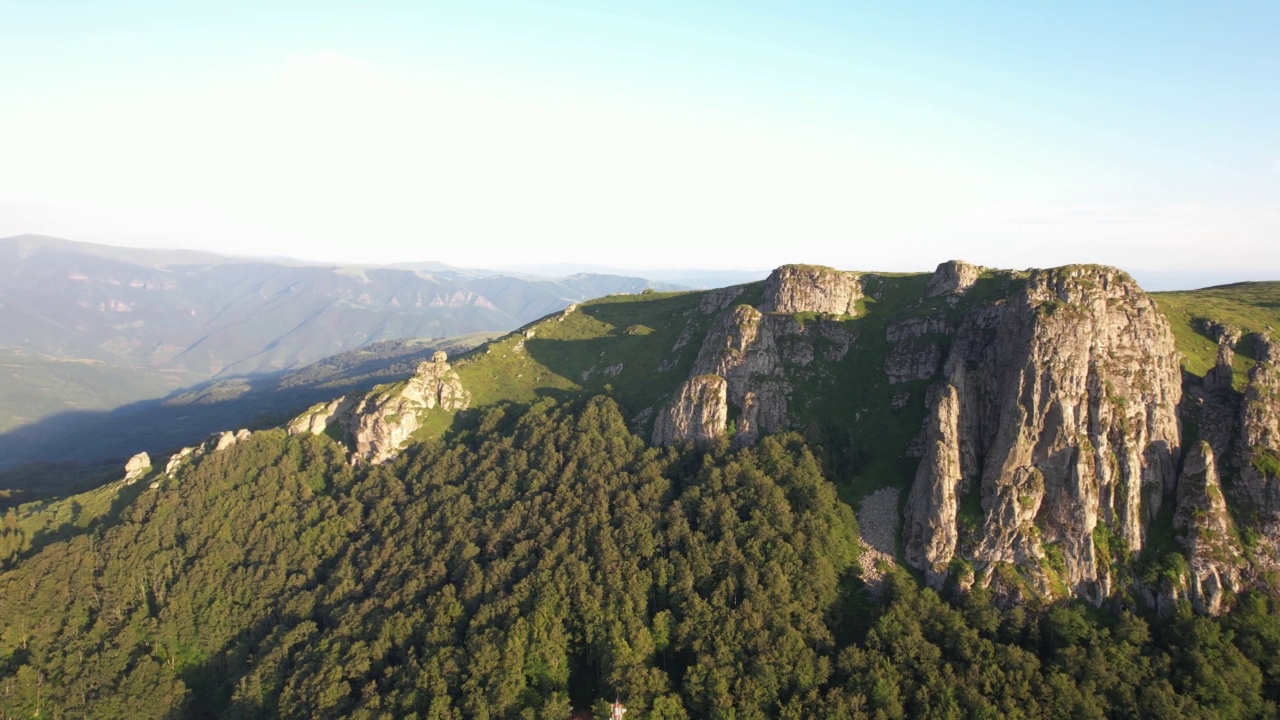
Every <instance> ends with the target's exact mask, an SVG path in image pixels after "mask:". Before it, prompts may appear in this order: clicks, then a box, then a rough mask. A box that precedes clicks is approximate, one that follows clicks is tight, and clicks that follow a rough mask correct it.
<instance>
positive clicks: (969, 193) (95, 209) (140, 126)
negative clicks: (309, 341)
mask: <svg viewBox="0 0 1280 720" xmlns="http://www.w3.org/2000/svg"><path fill="white" fill-rule="evenodd" d="M190 5H191V4H187V3H161V2H106V1H104V2H83V3H81V2H52V3H37V2H3V1H0V97H3V98H5V101H4V103H2V104H0V167H3V168H4V172H2V173H0V236H3V235H11V234H17V233H23V232H35V233H45V234H51V235H59V236H64V237H70V238H73V239H77V240H85V241H95V242H108V243H116V244H132V245H143V246H160V247H194V248H205V249H213V250H218V251H221V252H224V253H248V254H261V255H289V256H295V257H302V258H307V259H322V260H333V261H343V262H356V261H359V262H393V261H416V260H439V261H444V262H448V263H452V264H455V265H462V266H485V265H495V264H499V263H502V264H511V263H522V262H557V261H564V260H570V259H572V260H574V261H579V262H589V263H599V264H606V265H615V266H618V265H621V266H632V267H661V266H668V267H671V266H704V267H729V268H752V269H756V268H767V267H771V266H774V265H777V264H780V263H783V262H796V261H801V262H820V263H825V264H831V265H836V266H839V267H846V268H861V269H925V268H928V267H931V266H932V265H933V264H935V263H936V262H938V261H939V260H942V259H946V258H951V257H961V258H965V259H969V260H972V261H975V262H979V263H983V264H988V265H998V266H1009V267H1026V266H1032V265H1037V266H1044V265H1053V264H1060V263H1064V262H1072V261H1095V262H1105V263H1110V264H1116V265H1120V266H1123V267H1126V268H1129V269H1133V270H1142V269H1145V270H1151V271H1166V272H1200V271H1203V272H1205V273H1213V272H1218V273H1222V272H1232V273H1239V274H1240V277H1241V278H1242V279H1243V278H1244V277H1255V278H1258V277H1271V278H1275V277H1280V242H1278V241H1277V240H1278V239H1280V124H1277V123H1276V118H1277V117H1280V90H1278V89H1277V88H1280V84H1277V81H1276V78H1277V77H1280V46H1277V44H1276V43H1275V42H1274V38H1275V32H1276V30H1277V29H1280V4H1277V3H1274V2H1255V3H1249V2H1234V3H1223V4H1217V3H1214V4H1209V3H1191V2H1186V3H1160V4H1159V7H1156V6H1155V5H1153V4H1149V3H1129V2H1109V3H1101V2H1099V3H1055V5H1056V8H1057V9H1048V8H1046V7H1043V6H1046V5H1048V4H1047V3H1021V2H1018V3H1014V2H1010V3H984V4H982V5H983V8H982V9H975V8H973V7H963V6H968V5H972V4H970V3H952V2H939V3H934V4H927V3H911V4H893V5H892V6H890V4H887V3H883V4H874V5H873V4H870V3H845V2H840V3H836V2H831V3H824V2H818V3H798V2H787V3H781V2H780V3H760V2H753V3H741V2H733V3H730V2H709V3H674V2H671V3H668V2H648V3H601V2H591V3H586V2H581V3H572V2H559V3H528V2H466V3H461V2H458V3H454V2H429V3H408V2H406V3H376V2H370V3H358V4H357V3H349V4H344V3H304V2H297V3H271V4H270V5H269V7H260V6H266V5H267V4H265V3H248V2H246V3H231V2H220V3H207V4H202V5H201V8H200V9H193V8H191V7H190Z"/></svg>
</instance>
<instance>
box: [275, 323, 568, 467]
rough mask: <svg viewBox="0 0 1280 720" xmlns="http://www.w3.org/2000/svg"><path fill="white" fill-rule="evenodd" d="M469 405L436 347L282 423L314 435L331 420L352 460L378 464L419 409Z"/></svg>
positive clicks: (404, 438)
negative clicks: (403, 374)
mask: <svg viewBox="0 0 1280 720" xmlns="http://www.w3.org/2000/svg"><path fill="white" fill-rule="evenodd" d="M575 309H576V308H575ZM565 312H566V313H568V312H571V310H566V311H565ZM470 404H471V393H470V392H468V391H467V390H466V389H465V388H463V387H462V381H461V379H460V378H459V377H458V373H457V372H456V371H455V370H454V369H453V368H452V367H451V366H450V365H449V362H448V356H447V355H446V354H445V353H443V352H437V353H435V354H434V355H432V357H431V360H430V362H424V363H421V364H420V365H418V368H417V370H416V371H415V372H414V374H413V377H411V378H409V379H408V380H406V381H405V382H404V383H402V384H400V385H392V386H389V387H385V388H382V389H381V390H375V391H374V392H372V393H369V394H368V395H364V396H360V397H341V398H338V399H337V400H333V401H331V402H328V403H321V404H319V405H316V406H314V407H312V408H311V409H309V410H307V412H305V413H303V414H302V415H299V416H298V417H296V418H294V419H293V421H291V422H290V423H289V426H288V428H289V432H290V433H291V434H299V433H311V434H315V435H319V434H321V433H326V432H330V431H331V428H333V427H334V426H335V425H336V427H337V429H338V430H339V432H340V433H341V436H342V437H343V438H345V439H346V440H347V441H348V442H349V443H350V444H351V446H352V456H351V461H352V463H353V464H357V465H359V464H364V463H368V464H371V465H379V464H382V463H385V462H387V461H388V460H391V459H393V458H395V457H396V455H397V454H398V453H399V452H400V450H401V449H402V448H403V447H404V445H405V444H406V443H407V442H408V441H409V438H410V436H412V435H413V433H414V431H416V430H417V429H418V428H419V427H420V426H421V424H422V417H421V413H422V411H425V410H431V409H434V408H440V409H442V410H446V411H449V412H456V411H458V410H464V409H466V408H467V407H468V406H469V405H470Z"/></svg>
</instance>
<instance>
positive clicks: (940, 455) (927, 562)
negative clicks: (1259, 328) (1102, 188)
mask: <svg viewBox="0 0 1280 720" xmlns="http://www.w3.org/2000/svg"><path fill="white" fill-rule="evenodd" d="M943 375H944V377H945V380H944V381H943V384H942V386H941V389H940V390H937V391H935V392H934V393H933V394H932V400H931V406H930V412H929V420H928V423H927V428H928V429H927V435H928V441H927V442H926V446H925V456H924V458H923V460H922V462H921V463H920V466H919V469H918V471H917V473H916V478H915V482H914V485H913V487H912V490H911V495H910V497H909V501H908V505H907V516H906V519H905V520H906V522H905V528H904V532H905V543H906V548H905V551H906V558H907V561H908V562H909V563H911V564H912V565H914V566H915V567H918V568H920V569H922V570H924V571H925V572H926V575H927V577H928V578H929V581H930V583H931V584H933V585H934V586H940V585H941V584H942V582H943V581H944V579H945V578H946V575H947V569H948V567H949V565H950V564H951V562H952V560H953V559H954V558H956V557H960V558H962V559H963V560H965V561H967V562H968V563H970V564H972V565H973V566H974V567H975V569H976V570H978V574H979V579H980V580H981V581H984V582H991V581H993V579H994V578H995V577H996V574H995V573H992V572H984V571H987V570H991V569H993V568H994V567H995V566H996V564H999V563H1010V564H1013V565H1015V566H1017V567H1018V568H1020V569H1021V570H1022V572H1023V575H1024V576H1025V577H1026V578H1027V579H1028V580H1029V581H1030V582H1031V583H1032V584H1033V585H1035V586H1038V587H1039V588H1040V589H1041V590H1043V591H1046V592H1047V591H1048V590H1049V588H1050V587H1051V586H1052V585H1053V584H1054V583H1053V582H1052V581H1053V580H1054V579H1055V578H1054V577H1053V575H1061V576H1062V577H1058V578H1056V579H1057V580H1059V581H1060V582H1061V583H1063V584H1065V586H1066V588H1067V589H1068V591H1069V592H1071V593H1072V594H1074V595H1077V596H1080V597H1085V598H1089V599H1092V600H1095V601H1100V600H1101V598H1103V597H1105V596H1106V595H1108V594H1109V593H1110V591H1111V580H1112V579H1111V577H1110V576H1109V574H1108V572H1107V569H1106V568H1107V564H1106V563H1104V562H1103V563H1100V562H1099V558H1098V548H1097V546H1096V545H1095V541H1094V531H1095V529H1096V528H1098V526H1099V525H1100V524H1101V525H1105V526H1106V528H1107V530H1106V532H1107V534H1108V535H1110V536H1112V537H1114V538H1115V539H1116V541H1118V542H1121V543H1123V544H1124V546H1125V547H1126V548H1127V549H1129V550H1131V551H1134V552H1137V551H1139V550H1140V549H1141V548H1142V546H1143V542H1144V539H1145V532H1146V527H1147V524H1148V523H1149V521H1150V520H1151V519H1152V518H1154V516H1155V514H1156V513H1157V511H1158V509H1159V503H1160V501H1161V498H1162V497H1163V496H1164V495H1165V494H1166V493H1171V492H1172V490H1173V488H1174V482H1175V479H1176V474H1175V461H1176V459H1177V452H1178V443H1179V440H1178V438H1179V427H1178V418H1177V415H1176V406H1177V404H1178V401H1179V399H1180V396H1181V384H1180V374H1179V368H1178V360H1177V355H1176V353H1175V351H1174V344H1173V336H1172V334H1171V332H1170V330H1169V327H1168V323H1167V322H1166V321H1165V319H1164V317H1163V316H1162V315H1161V314H1160V313H1159V312H1158V310H1157V309H1156V307H1155V305H1154V303H1153V302H1152V301H1151V300H1150V299H1149V298H1148V297H1147V296H1146V295H1145V294H1144V293H1143V292H1142V291H1141V290H1140V289H1139V288H1138V287H1137V285H1136V284H1135V283H1134V282H1133V281H1132V280H1131V279H1130V278H1129V277H1128V276H1127V275H1125V274H1124V273H1121V272H1119V271H1116V270H1113V269H1110V268H1102V267H1095V266H1073V267H1068V268H1060V269H1057V270H1050V271H1036V272H1033V273H1032V274H1031V275H1030V276H1029V277H1028V278H1027V279H1026V283H1025V286H1024V287H1023V289H1022V290H1020V291H1018V292H1017V293H1015V295H1014V296H1013V297H1010V298H1009V299H1007V300H1005V301H1003V302H998V303H994V304H989V305H979V306H977V307H975V308H974V309H973V310H972V311H970V312H969V313H968V314H967V315H966V316H965V317H964V319H963V321H962V322H961V324H960V326H959V328H958V329H957V331H956V334H955V336H954V338H953V340H952V344H951V351H950V354H949V356H948V358H947V360H946V363H945V366H944V368H943ZM966 493H977V494H978V495H977V497H978V498H979V499H980V505H981V510H980V512H979V513H978V514H977V515H973V514H972V513H970V515H969V516H967V517H961V516H960V512H959V508H961V507H964V506H965V503H964V502H963V500H961V501H957V499H956V498H957V496H960V497H961V498H963V496H964V495H965V494H966ZM974 505H976V503H972V504H970V507H973V506H974ZM1046 545H1053V546H1054V547H1055V548H1056V551H1055V552H1054V553H1053V554H1054V555H1055V556H1060V557H1061V558H1062V561H1063V562H1062V563H1061V566H1060V567H1056V568H1055V567H1053V565H1054V563H1050V562H1046V551H1045V546H1046Z"/></svg>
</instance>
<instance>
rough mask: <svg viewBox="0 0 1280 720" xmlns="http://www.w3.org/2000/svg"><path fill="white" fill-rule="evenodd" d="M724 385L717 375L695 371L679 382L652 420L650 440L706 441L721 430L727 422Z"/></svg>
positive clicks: (719, 433) (664, 442)
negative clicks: (651, 436) (668, 399)
mask: <svg viewBox="0 0 1280 720" xmlns="http://www.w3.org/2000/svg"><path fill="white" fill-rule="evenodd" d="M727 389H728V386H727V384H726V383H725V380H724V378H722V377H720V376H719V375H699V376H697V377H692V378H689V379H688V380H686V381H685V382H684V384H682V385H681V386H680V390H679V391H677V392H676V396H675V398H674V399H673V400H672V401H671V402H670V403H668V404H667V406H666V407H664V408H663V410H662V411H661V412H660V413H658V417H657V418H655V419H654V423H653V444H654V445H659V446H662V445H671V444H673V443H676V442H681V441H693V442H695V443H701V442H706V441H708V440H713V439H715V438H718V437H721V436H723V435H724V434H725V430H726V429H727V428H728V424H729V402H728V397H727Z"/></svg>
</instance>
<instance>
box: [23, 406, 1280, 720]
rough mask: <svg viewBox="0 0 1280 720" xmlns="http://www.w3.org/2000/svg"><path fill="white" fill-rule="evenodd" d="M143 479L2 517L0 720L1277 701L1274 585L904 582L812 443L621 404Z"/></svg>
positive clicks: (1122, 712)
mask: <svg viewBox="0 0 1280 720" xmlns="http://www.w3.org/2000/svg"><path fill="white" fill-rule="evenodd" d="M117 492H118V496H117V497H116V500H115V502H114V504H113V506H112V507H111V508H110V510H109V511H107V512H105V513H104V514H103V515H102V516H101V517H100V518H98V519H97V520H95V521H94V522H90V523H85V524H84V526H83V527H78V528H76V529H74V531H68V532H64V533H61V534H59V535H57V536H50V537H46V538H39V537H34V538H33V537H23V538H19V537H18V536H19V535H20V534H21V533H23V532H24V531H23V530H22V529H21V528H20V527H19V526H18V525H17V523H16V521H15V520H14V518H15V517H16V516H15V512H16V511H15V510H13V509H11V510H9V511H8V513H7V514H6V515H5V516H4V518H3V523H0V535H2V536H4V538H5V539H6V542H7V543H8V546H10V547H13V548H20V551H19V550H14V553H15V554H14V555H13V557H12V558H11V562H10V563H9V565H8V568H7V569H5V570H4V571H3V572H0V598H2V599H3V602H0V716H3V717H5V718H19V717H24V718H26V717H58V718H114V717H130V718H140V717H153V718H184V717H191V718H206V717H213V718H275V717H291V718H292V717H298V718H300V717H314V718H338V717H352V718H438V719H444V718H531V719H533V718H556V719H557V720H564V719H565V718H569V717H570V715H571V714H573V713H575V712H578V711H596V712H597V715H598V714H599V712H598V711H599V710H600V706H601V704H602V703H604V702H606V701H612V700H614V699H615V698H616V699H619V700H620V701H622V702H623V703H624V704H625V705H626V706H627V708H628V713H627V718H628V720H634V719H636V718H641V719H645V718H655V719H656V718H713V719H716V720H721V719H723V720H728V719H734V720H746V719H750V718H907V717H911V718H970V717H973V718H1005V717H1009V718H1017V717H1027V718H1032V717H1061V718H1103V717H1159V718H1165V719H1168V718H1180V717H1201V718H1257V717H1275V716H1276V715H1277V714H1278V713H1277V707H1278V706H1277V701H1280V602H1277V600H1276V598H1274V597H1271V596H1269V595H1266V594H1262V593H1260V592H1251V593H1248V594H1245V595H1243V596H1241V597H1240V598H1238V599H1237V606H1236V608H1235V610H1234V611H1233V612H1231V613H1229V614H1227V615H1226V616H1225V617H1223V618H1221V619H1212V618H1206V617H1202V616H1198V615H1195V614H1193V613H1192V612H1190V610H1189V608H1182V609H1180V610H1179V611H1177V612H1175V613H1174V614H1173V615H1172V616H1170V617H1157V616H1154V615H1151V614H1149V613H1146V612H1145V611H1143V610H1142V609H1141V608H1140V607H1139V606H1137V605H1135V606H1133V607H1124V608H1120V607H1117V608H1107V609H1095V608H1093V607H1091V606H1087V605H1083V604H1081V603H1079V602H1074V603H1057V604H1051V605H1044V606H1034V605H1022V606H1016V607H1009V608H1002V607H1000V606H999V604H998V603H996V602H995V599H994V598H993V597H991V596H990V595H989V594H987V593H985V592H984V591H982V590H974V591H972V592H970V593H968V594H965V595H957V596H955V597H951V596H946V597H944V596H943V595H940V594H938V593H935V592H934V591H932V590H928V589H924V588H922V586H921V583H920V582H919V578H917V577H914V576H913V575H911V574H909V573H907V572H906V571H902V570H896V571H894V572H893V573H891V574H890V576H889V578H888V580H887V581H886V584H885V587H884V590H883V593H882V595H881V596H879V597H874V598H873V597H872V596H871V595H870V594H869V593H868V592H867V589H866V588H865V587H864V586H863V584H862V582H861V581H860V580H859V575H860V572H859V571H860V566H859V560H860V558H859V546H858V531H857V524H856V520H855V517H854V513H853V511H852V509H851V508H850V507H849V506H848V505H847V504H845V503H844V502H843V501H841V499H840V497H839V494H838V492H837V488H836V486H835V485H834V484H833V482H832V481H831V480H830V479H829V477H828V473H827V471H826V470H824V466H823V463H822V462H821V461H820V460H819V459H818V458H817V457H816V456H815V453H814V452H813V451H812V450H811V449H810V448H809V447H808V446H807V445H806V444H805V442H804V441H803V439H802V438H801V437H800V436H799V435H797V434H780V435H776V436H769V437H765V438H763V439H762V440H761V441H760V442H759V443H758V444H757V445H756V446H754V447H750V448H744V449H733V448H731V447H730V446H729V444H728V443H727V442H723V441H722V442H718V443H712V444H710V445H708V446H703V447H692V446H685V447H677V448H666V449H655V448H652V447H649V446H648V445H647V444H646V443H644V442H643V441H642V440H641V439H640V438H638V437H636V436H635V435H633V434H632V433H631V432H630V431H629V430H628V428H627V425H626V422H625V421H624V419H623V416H622V414H621V413H620V411H619V409H618V407H617V405H616V404H615V403H614V402H613V401H612V400H610V399H609V398H608V397H606V396H597V397H594V398H589V399H584V400H576V401H572V402H556V401H553V400H549V399H548V400H540V401H537V402H534V403H532V404H529V405H515V404H507V405H503V406H498V407H492V408H486V409H484V410H482V411H478V412H476V413H475V414H474V416H473V417H472V418H471V419H470V420H469V421H468V422H467V423H466V424H465V425H464V426H463V427H461V428H460V429H459V430H458V431H457V432H456V433H455V434H453V435H451V436H449V437H448V438H446V439H439V440H430V441H426V442H422V443H419V444H417V445H415V446H413V447H412V448H411V449H410V450H409V451H407V452H405V453H404V454H403V455H402V456H401V457H400V458H399V459H398V460H396V461H395V462H392V463H389V464H386V465H381V466H374V467H365V468H359V469H353V468H352V467H351V466H350V465H349V464H348V463H347V460H346V455H345V453H344V451H343V450H342V448H341V447H340V446H339V445H338V444H337V443H335V442H334V441H333V440H331V439H330V438H328V437H325V436H323V435H320V436H311V435H306V436H297V437H290V436H287V435H286V434H285V433H284V432H283V431H281V430H268V431H262V432H258V433H255V434H253V435H252V437H250V438H249V439H248V440H245V441H242V442H240V443H238V444H236V445H235V446H233V447H231V448H228V449H226V450H224V451H220V452H217V453H211V454H208V455H206V456H204V457H202V458H200V459H199V461H197V462H193V463H190V464H189V465H186V466H184V467H183V468H182V469H181V470H179V471H178V473H177V474H176V477H175V478H174V479H172V480H167V481H165V482H164V483H163V484H161V485H160V486H159V487H157V488H155V489H149V488H145V486H144V485H141V484H140V485H136V486H129V487H123V486H122V487H120V488H119V489H118V491H117ZM19 540H21V542H18V541H19Z"/></svg>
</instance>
